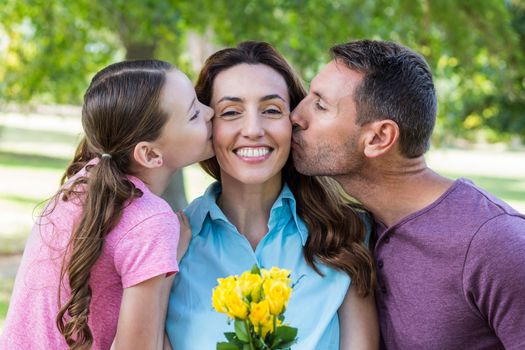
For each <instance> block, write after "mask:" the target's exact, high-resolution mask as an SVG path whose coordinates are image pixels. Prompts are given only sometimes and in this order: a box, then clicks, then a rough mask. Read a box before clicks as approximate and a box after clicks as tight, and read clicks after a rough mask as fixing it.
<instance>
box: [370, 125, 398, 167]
mask: <svg viewBox="0 0 525 350" xmlns="http://www.w3.org/2000/svg"><path fill="white" fill-rule="evenodd" d="M363 137H364V153H365V156H367V157H368V158H375V157H379V156H381V155H383V154H385V153H387V152H389V151H390V150H391V149H392V147H393V146H394V145H395V144H396V142H397V140H398V139H399V126H398V125H397V123H396V122H395V121H393V120H390V119H383V120H378V121H375V122H371V123H368V125H367V127H366V130H365V131H364V133H363Z"/></svg>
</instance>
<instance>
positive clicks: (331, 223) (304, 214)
mask: <svg viewBox="0 0 525 350" xmlns="http://www.w3.org/2000/svg"><path fill="white" fill-rule="evenodd" d="M243 63H244V64H264V65H266V66H268V67H271V68H272V69H274V70H275V71H277V72H278V73H279V74H280V75H281V76H282V77H283V78H284V80H285V82H286V84H287V85H288V94H289V95H290V110H291V109H293V108H295V107H296V106H297V105H298V104H299V102H300V101H301V100H302V99H303V98H304V96H305V94H306V93H305V90H304V87H303V86H302V84H301V81H300V79H299V78H298V76H297V74H296V73H295V72H294V71H293V69H292V68H291V67H290V66H289V65H288V63H287V62H286V60H285V59H284V58H283V57H282V56H281V55H280V54H279V53H278V52H277V51H276V50H275V49H274V48H273V47H272V46H271V45H270V44H268V43H265V42H254V41H246V42H242V43H240V44H239V45H238V46H237V47H235V48H227V49H223V50H220V51H218V52H216V53H214V54H213V55H211V56H210V57H209V58H208V59H207V60H206V63H205V64H204V67H203V68H202V70H201V72H200V74H199V78H198V80H197V85H196V86H195V90H196V92H197V97H198V99H199V100H200V101H201V102H202V103H204V104H207V105H209V104H210V103H211V100H212V94H213V82H214V81H215V78H216V77H217V75H218V74H219V73H220V72H222V71H224V70H226V69H228V68H231V67H233V66H236V65H238V64H243ZM200 164H201V166H202V168H203V169H204V170H205V171H206V172H207V173H208V174H210V175H211V176H212V177H214V178H215V179H217V180H219V181H220V167H219V163H218V162H217V159H216V158H215V157H213V158H211V159H209V160H206V161H204V162H201V163H200ZM282 176H283V181H284V182H285V183H287V184H288V186H289V187H290V189H291V191H292V192H293V194H294V196H295V198H296V201H297V213H298V214H299V216H300V217H301V218H302V219H303V221H304V222H305V223H306V225H307V226H308V231H309V233H308V240H307V242H306V245H305V247H304V257H305V259H306V261H307V263H308V264H309V265H310V266H311V267H312V268H313V269H314V270H315V271H317V272H318V273H319V274H321V272H320V270H319V269H318V268H317V266H316V263H317V262H321V263H324V264H326V265H328V266H330V267H332V268H335V269H338V270H341V271H344V272H346V273H347V274H348V275H349V276H350V277H351V278H352V284H353V285H354V286H355V287H356V288H357V291H358V293H359V294H360V295H362V296H365V295H368V294H369V293H371V292H372V290H373V287H374V280H375V276H374V269H373V259H372V257H371V254H370V252H369V250H368V249H367V248H366V246H365V245H364V243H363V240H364V238H365V233H366V232H365V225H364V223H363V221H362V219H361V218H360V216H359V214H358V211H360V210H361V208H360V207H359V206H357V205H355V204H352V203H349V202H348V201H345V200H344V199H343V196H342V195H341V189H340V187H339V186H338V185H336V184H335V182H334V181H333V180H329V179H327V178H323V177H311V176H305V175H302V174H300V173H299V172H298V171H297V170H296V169H295V167H294V166H293V161H292V159H291V157H289V158H288V160H287V162H286V164H285V166H284V168H283V171H282Z"/></svg>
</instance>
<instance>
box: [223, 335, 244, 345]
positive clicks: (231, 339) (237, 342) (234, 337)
mask: <svg viewBox="0 0 525 350" xmlns="http://www.w3.org/2000/svg"><path fill="white" fill-rule="evenodd" d="M224 336H225V337H226V339H228V341H229V342H230V343H232V344H235V345H237V346H238V347H239V348H242V346H243V344H244V343H243V342H242V341H240V340H239V338H237V335H236V334H235V333H234V332H226V333H224Z"/></svg>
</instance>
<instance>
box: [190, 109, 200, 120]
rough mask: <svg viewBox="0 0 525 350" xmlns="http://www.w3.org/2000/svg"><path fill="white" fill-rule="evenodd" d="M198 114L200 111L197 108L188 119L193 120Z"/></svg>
mask: <svg viewBox="0 0 525 350" xmlns="http://www.w3.org/2000/svg"><path fill="white" fill-rule="evenodd" d="M199 114H201V111H200V110H198V111H195V114H193V115H192V116H191V118H190V120H195V119H197V117H198V116H199Z"/></svg>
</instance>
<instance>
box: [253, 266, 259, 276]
mask: <svg viewBox="0 0 525 350" xmlns="http://www.w3.org/2000/svg"><path fill="white" fill-rule="evenodd" d="M251 273H253V274H255V275H259V276H260V275H261V270H260V269H259V266H257V265H255V264H254V265H253V267H252V271H251Z"/></svg>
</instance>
